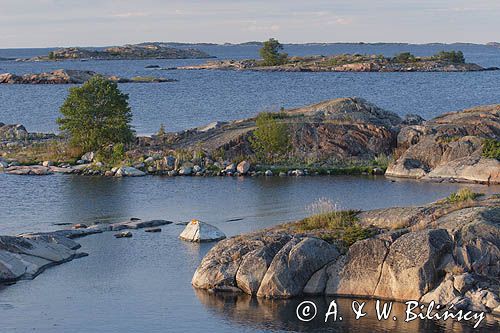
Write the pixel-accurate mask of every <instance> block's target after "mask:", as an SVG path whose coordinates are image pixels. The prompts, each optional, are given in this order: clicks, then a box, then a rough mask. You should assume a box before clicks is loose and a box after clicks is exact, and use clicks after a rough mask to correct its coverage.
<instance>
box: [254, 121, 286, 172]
mask: <svg viewBox="0 0 500 333" xmlns="http://www.w3.org/2000/svg"><path fill="white" fill-rule="evenodd" d="M280 118H282V116H281V115H280V114H278V113H273V112H262V113H260V114H259V115H258V116H257V119H256V121H255V122H256V126H257V128H256V129H255V131H254V132H253V136H251V137H250V139H249V140H250V144H251V146H252V149H253V150H254V151H255V154H256V156H257V158H258V159H259V160H261V161H263V162H271V163H275V162H277V161H279V160H281V159H283V158H284V157H286V154H287V153H288V152H289V151H290V136H289V131H288V126H287V124H286V123H283V122H282V121H281V119H280Z"/></svg>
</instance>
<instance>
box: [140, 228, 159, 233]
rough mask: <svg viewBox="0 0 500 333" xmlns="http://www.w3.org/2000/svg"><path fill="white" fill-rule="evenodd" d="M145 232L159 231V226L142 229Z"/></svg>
mask: <svg viewBox="0 0 500 333" xmlns="http://www.w3.org/2000/svg"><path fill="white" fill-rule="evenodd" d="M144 231H145V232H161V228H149V229H144Z"/></svg>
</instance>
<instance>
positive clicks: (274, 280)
mask: <svg viewBox="0 0 500 333" xmlns="http://www.w3.org/2000/svg"><path fill="white" fill-rule="evenodd" d="M338 256H339V252H338V250H337V248H336V247H335V246H333V245H331V244H329V243H327V242H325V241H324V240H321V239H319V238H312V237H306V238H293V239H292V240H290V241H289V242H288V243H287V244H286V245H285V246H284V247H283V248H282V249H281V250H280V251H279V252H278V253H277V254H276V256H275V257H274V259H273V261H272V263H271V265H270V266H269V269H268V270H267V272H266V274H265V276H264V278H263V279H262V283H261V285H260V287H259V290H258V291H257V296H260V297H267V298H287V297H292V296H297V295H300V294H301V293H302V291H303V289H304V287H305V285H306V283H307V282H308V281H309V279H310V278H311V276H312V275H313V274H314V273H315V272H316V271H317V270H319V269H321V268H322V267H323V266H325V265H326V264H327V263H329V262H331V261H333V260H335V259H336V258H337V257H338Z"/></svg>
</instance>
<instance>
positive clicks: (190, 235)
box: [179, 220, 226, 243]
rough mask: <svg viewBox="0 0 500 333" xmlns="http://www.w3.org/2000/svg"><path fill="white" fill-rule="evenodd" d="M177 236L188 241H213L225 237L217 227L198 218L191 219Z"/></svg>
mask: <svg viewBox="0 0 500 333" xmlns="http://www.w3.org/2000/svg"><path fill="white" fill-rule="evenodd" d="M179 238H180V239H182V240H185V241H189V242H198V243H200V242H214V241H218V240H221V239H224V238H226V235H225V234H224V233H223V232H222V231H220V230H219V228H217V227H215V226H213V225H211V224H208V223H205V222H201V221H198V220H191V222H189V223H188V224H187V225H186V228H185V229H184V231H183V232H182V233H181V234H180V235H179Z"/></svg>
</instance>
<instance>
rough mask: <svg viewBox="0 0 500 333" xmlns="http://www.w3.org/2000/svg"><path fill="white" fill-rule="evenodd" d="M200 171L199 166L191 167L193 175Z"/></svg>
mask: <svg viewBox="0 0 500 333" xmlns="http://www.w3.org/2000/svg"><path fill="white" fill-rule="evenodd" d="M200 171H201V166H199V165H195V166H194V167H193V173H198V172H200Z"/></svg>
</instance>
